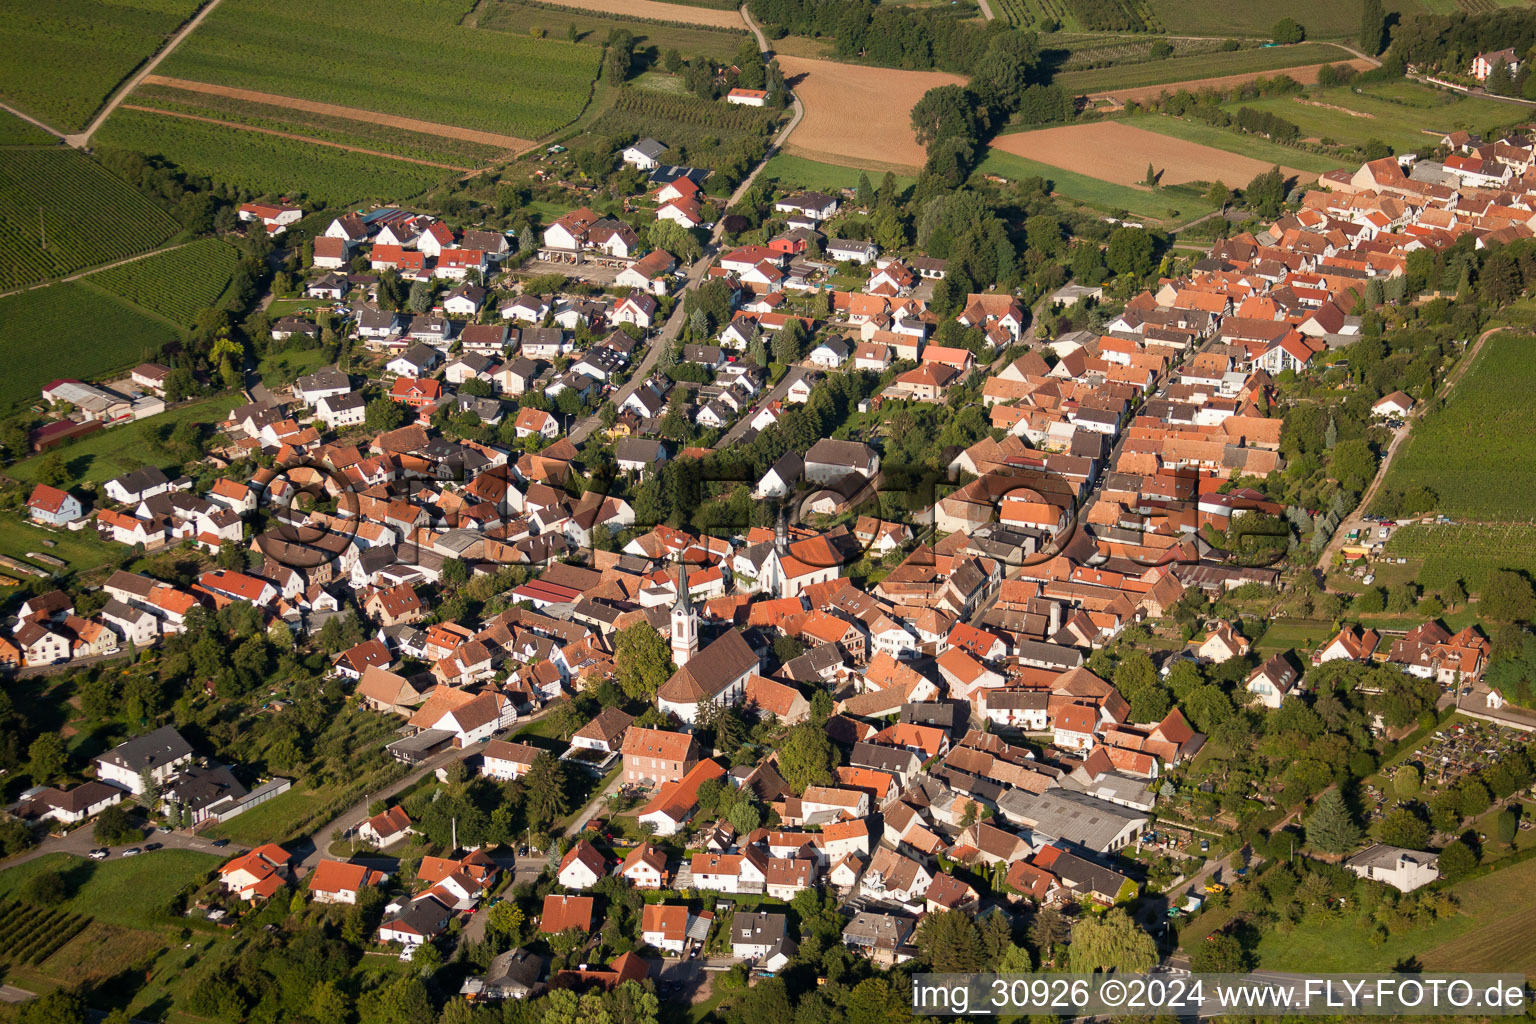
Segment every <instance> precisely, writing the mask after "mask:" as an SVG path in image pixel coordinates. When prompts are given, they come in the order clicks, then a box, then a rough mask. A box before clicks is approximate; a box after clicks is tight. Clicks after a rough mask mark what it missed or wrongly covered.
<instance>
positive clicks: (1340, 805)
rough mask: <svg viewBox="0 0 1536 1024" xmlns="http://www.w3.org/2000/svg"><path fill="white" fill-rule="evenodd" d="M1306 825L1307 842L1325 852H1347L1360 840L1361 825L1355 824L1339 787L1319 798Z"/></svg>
mask: <svg viewBox="0 0 1536 1024" xmlns="http://www.w3.org/2000/svg"><path fill="white" fill-rule="evenodd" d="M1306 825H1307V842H1308V843H1310V844H1311V845H1312V846H1314V847H1316V848H1317V849H1319V850H1322V851H1323V852H1324V853H1345V852H1347V851H1349V850H1352V849H1354V848H1355V844H1356V843H1358V842H1360V826H1359V825H1357V824H1355V819H1354V815H1352V814H1351V813H1350V811H1349V808H1348V807H1347V806H1346V805H1345V803H1344V795H1343V794H1342V793H1340V792H1339V790H1338V787H1334V788H1333V789H1330V790H1328V791H1327V792H1326V793H1324V794H1323V795H1322V796H1320V797H1318V798H1317V804H1316V805H1315V806H1314V807H1313V808H1312V815H1311V817H1309V818H1308V819H1307V823H1306Z"/></svg>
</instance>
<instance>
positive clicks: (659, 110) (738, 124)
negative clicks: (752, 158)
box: [612, 89, 770, 135]
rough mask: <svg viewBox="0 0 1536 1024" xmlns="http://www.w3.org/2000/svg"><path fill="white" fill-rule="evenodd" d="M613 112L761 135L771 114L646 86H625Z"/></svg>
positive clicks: (738, 133) (726, 131)
mask: <svg viewBox="0 0 1536 1024" xmlns="http://www.w3.org/2000/svg"><path fill="white" fill-rule="evenodd" d="M612 113H615V114H618V115H621V116H623V117H633V118H651V119H654V120H663V121H672V122H674V123H676V124H679V125H685V126H687V127H690V128H698V129H705V130H708V131H713V132H721V133H725V134H729V135H759V134H761V133H762V132H763V131H765V130H766V129H767V127H768V124H769V120H770V115H768V114H765V113H762V112H761V111H759V110H756V109H754V108H752V107H742V106H736V105H733V104H729V103H713V102H710V101H709V100H703V99H699V98H698V97H696V96H681V95H676V94H669V93H663V92H655V91H651V90H646V89H625V90H623V91H622V92H620V93H619V97H618V99H617V100H616V101H615V102H614V105H613V110H612Z"/></svg>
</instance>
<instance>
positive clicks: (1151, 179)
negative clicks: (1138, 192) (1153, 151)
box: [1141, 160, 1157, 188]
mask: <svg viewBox="0 0 1536 1024" xmlns="http://www.w3.org/2000/svg"><path fill="white" fill-rule="evenodd" d="M1141 183H1142V184H1143V185H1146V186H1147V187H1148V188H1151V187H1152V186H1154V185H1156V184H1157V169H1156V168H1155V167H1153V166H1152V162H1151V161H1150V160H1149V161H1148V162H1147V173H1146V175H1145V176H1144V177H1143V178H1142V179H1141Z"/></svg>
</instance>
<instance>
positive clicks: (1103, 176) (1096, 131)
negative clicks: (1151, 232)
mask: <svg viewBox="0 0 1536 1024" xmlns="http://www.w3.org/2000/svg"><path fill="white" fill-rule="evenodd" d="M992 145H993V146H995V147H997V148H998V149H1001V150H1003V151H1004V152H1008V153H1012V154H1014V155H1015V156H1022V157H1027V158H1028V159H1030V160H1038V161H1040V162H1041V163H1043V164H1050V165H1051V166H1052V167H1060V168H1061V169H1063V170H1067V171H1075V172H1077V173H1078V174H1087V175H1089V176H1091V177H1094V178H1099V179H1100V180H1102V181H1112V182H1115V183H1116V184H1120V185H1140V184H1141V183H1142V182H1143V181H1144V180H1145V179H1146V176H1147V164H1148V163H1150V164H1151V165H1152V167H1153V169H1154V170H1157V171H1159V172H1161V175H1162V176H1161V178H1160V179H1159V181H1160V182H1161V184H1164V185H1177V184H1179V183H1181V182H1186V181H1223V182H1226V183H1227V184H1228V185H1232V184H1234V183H1237V184H1242V183H1246V182H1248V181H1251V180H1252V179H1253V177H1254V176H1255V175H1258V174H1262V173H1264V172H1265V171H1267V170H1269V169H1270V167H1271V166H1273V165H1272V164H1267V163H1265V162H1264V161H1262V160H1255V159H1254V158H1252V157H1247V156H1239V155H1238V154H1236V153H1228V152H1227V151H1226V150H1223V149H1213V148H1212V147H1210V146H1202V145H1200V144H1199V143H1195V142H1185V141H1184V140H1183V139H1176V138H1173V137H1172V136H1170V135H1160V134H1158V133H1157V132H1149V131H1146V130H1144V129H1141V128H1132V127H1131V126H1130V125H1128V124H1124V123H1122V122H1119V121H1099V122H1095V123H1092V124H1077V125H1065V126H1063V127H1060V128H1044V129H1041V130H1040V131H1033V132H1020V133H1018V134H1015V135H999V136H998V137H997V139H996V140H995V141H993V143H992ZM1281 170H1283V171H1284V172H1285V173H1286V174H1287V175H1294V176H1296V177H1298V178H1299V179H1300V180H1302V181H1312V180H1313V179H1315V178H1316V177H1317V175H1316V174H1315V173H1314V174H1308V173H1307V172H1305V171H1298V170H1295V169H1294V168H1288V167H1282V168H1281Z"/></svg>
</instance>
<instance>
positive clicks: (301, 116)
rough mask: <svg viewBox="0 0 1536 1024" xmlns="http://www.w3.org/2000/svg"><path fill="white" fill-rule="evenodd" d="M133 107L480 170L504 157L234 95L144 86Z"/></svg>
mask: <svg viewBox="0 0 1536 1024" xmlns="http://www.w3.org/2000/svg"><path fill="white" fill-rule="evenodd" d="M133 100H134V103H136V104H139V105H141V106H148V107H153V108H155V109H156V110H169V111H173V112H176V113H183V114H192V115H195V116H197V117H211V118H214V119H215V120H218V121H229V122H232V123H235V124H243V125H250V126H251V127H253V128H269V129H272V130H274V131H281V132H288V133H291V134H294V135H305V136H308V137H310V138H313V139H322V140H324V141H326V142H334V143H336V144H337V145H342V146H356V147H358V148H361V149H372V150H377V151H378V152H381V153H389V154H391V155H396V156H402V157H409V158H411V159H415V160H430V161H432V162H434V163H444V164H452V165H454V166H457V167H478V166H480V165H481V164H485V163H489V162H490V161H492V160H495V159H496V158H497V157H500V156H503V155H505V153H506V150H505V149H500V148H498V147H496V146H490V145H485V144H482V143H479V142H473V141H470V140H468V139H455V138H447V137H445V136H441V135H428V134H425V133H423V132H413V131H406V130H405V129H402V128H396V127H392V126H390V125H383V124H374V123H372V122H369V121H356V120H353V119H352V118H349V117H340V116H333V115H329V114H320V113H315V112H312V111H307V110H297V109H294V108H292V107H275V106H270V105H268V104H265V103H257V102H254V101H251V100H245V99H237V98H235V97H231V96H214V95H211V94H208V93H195V92H191V91H189V90H186V89H177V88H175V87H174V86H168V85H143V86H140V87H139V88H138V89H136V90H134V94H133Z"/></svg>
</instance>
